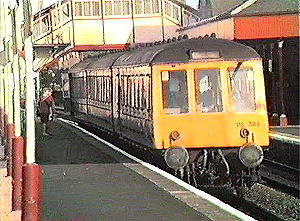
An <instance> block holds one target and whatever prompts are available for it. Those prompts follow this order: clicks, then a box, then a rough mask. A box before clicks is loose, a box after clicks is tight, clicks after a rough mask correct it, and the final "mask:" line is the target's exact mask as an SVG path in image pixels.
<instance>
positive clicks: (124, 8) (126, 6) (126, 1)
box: [123, 0, 130, 15]
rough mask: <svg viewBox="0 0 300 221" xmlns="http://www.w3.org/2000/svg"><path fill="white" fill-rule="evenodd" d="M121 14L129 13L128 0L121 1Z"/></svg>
mask: <svg viewBox="0 0 300 221" xmlns="http://www.w3.org/2000/svg"><path fill="white" fill-rule="evenodd" d="M123 15H130V1H129V0H124V1H123Z"/></svg>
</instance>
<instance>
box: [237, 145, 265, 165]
mask: <svg viewBox="0 0 300 221" xmlns="http://www.w3.org/2000/svg"><path fill="white" fill-rule="evenodd" d="M239 159H240V161H241V162H242V163H243V164H244V165H245V166H246V167H251V168H255V167H257V166H258V165H259V164H261V162H262V161H263V159H264V153H263V149H262V147H261V146H258V145H255V144H250V143H247V144H244V145H243V146H241V147H240V149H239Z"/></svg>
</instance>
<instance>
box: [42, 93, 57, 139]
mask: <svg viewBox="0 0 300 221" xmlns="http://www.w3.org/2000/svg"><path fill="white" fill-rule="evenodd" d="M53 105H54V100H53V97H52V89H51V88H44V90H43V96H42V99H41V101H40V116H41V123H42V134H43V135H44V136H51V134H49V133H48V125H47V123H48V121H49V117H50V114H52V109H51V108H52V106H53Z"/></svg>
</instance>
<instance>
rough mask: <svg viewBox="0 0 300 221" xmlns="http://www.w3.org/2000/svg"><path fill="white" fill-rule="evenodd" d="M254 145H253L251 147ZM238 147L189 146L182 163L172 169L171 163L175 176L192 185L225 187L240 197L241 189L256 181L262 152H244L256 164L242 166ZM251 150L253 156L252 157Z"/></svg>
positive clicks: (258, 178) (250, 185)
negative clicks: (184, 163)
mask: <svg viewBox="0 0 300 221" xmlns="http://www.w3.org/2000/svg"><path fill="white" fill-rule="evenodd" d="M251 145H253V144H250V146H251ZM248 146H249V144H247V147H248ZM256 147H257V146H256V145H254V148H256ZM241 148H242V147H241ZM241 148H203V149H200V148H199V149H192V150H191V149H189V150H188V151H187V153H188V157H189V160H188V162H187V164H186V166H184V167H181V168H174V165H173V169H174V170H175V175H176V176H177V177H179V178H181V179H184V180H185V181H187V182H188V183H190V184H192V185H194V186H196V187H201V186H203V187H229V188H231V189H233V191H234V192H235V193H236V194H237V195H238V196H240V197H242V196H243V191H242V190H243V189H244V188H251V187H252V185H253V184H255V183H257V182H259V181H260V177H259V175H258V169H259V164H260V163H261V161H262V158H263V156H262V154H263V153H262V149H261V148H259V150H258V151H256V150H255V152H251V153H250V152H248V153H247V154H248V155H251V158H252V160H253V159H255V161H256V163H253V162H254V161H253V162H252V165H248V166H245V165H244V163H245V162H243V161H245V159H241V158H244V156H241ZM252 149H253V146H252ZM253 153H254V155H256V156H254V157H253ZM258 155H259V156H258ZM165 160H166V154H165ZM166 163H167V165H169V164H170V163H169V162H166Z"/></svg>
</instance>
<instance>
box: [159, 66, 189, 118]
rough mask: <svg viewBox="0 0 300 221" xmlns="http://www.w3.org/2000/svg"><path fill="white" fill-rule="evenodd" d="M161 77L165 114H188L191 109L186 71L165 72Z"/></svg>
mask: <svg viewBox="0 0 300 221" xmlns="http://www.w3.org/2000/svg"><path fill="white" fill-rule="evenodd" d="M161 77H162V92H163V108H164V111H165V113H167V114H181V113H187V112H188V111H189V108H188V91H187V76H186V71H163V72H162V75H161Z"/></svg>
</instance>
